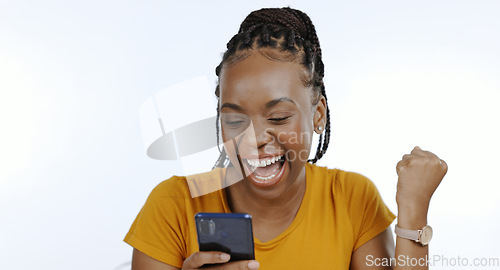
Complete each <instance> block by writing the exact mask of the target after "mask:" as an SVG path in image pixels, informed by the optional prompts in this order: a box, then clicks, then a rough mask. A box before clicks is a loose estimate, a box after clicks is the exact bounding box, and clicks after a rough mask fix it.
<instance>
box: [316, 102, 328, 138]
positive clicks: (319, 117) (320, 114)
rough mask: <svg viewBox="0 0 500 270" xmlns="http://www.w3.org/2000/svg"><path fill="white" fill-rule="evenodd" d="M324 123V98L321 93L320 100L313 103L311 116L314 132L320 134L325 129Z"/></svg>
mask: <svg viewBox="0 0 500 270" xmlns="http://www.w3.org/2000/svg"><path fill="white" fill-rule="evenodd" d="M325 123H326V99H325V97H324V96H323V95H321V98H320V100H319V101H318V103H317V104H316V105H315V108H314V116H313V125H314V131H316V133H318V134H321V133H322V132H323V130H325Z"/></svg>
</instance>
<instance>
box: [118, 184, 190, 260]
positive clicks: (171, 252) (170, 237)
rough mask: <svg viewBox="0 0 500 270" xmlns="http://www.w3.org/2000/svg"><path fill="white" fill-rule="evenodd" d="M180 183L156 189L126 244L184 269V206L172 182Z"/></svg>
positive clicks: (126, 238)
mask: <svg viewBox="0 0 500 270" xmlns="http://www.w3.org/2000/svg"><path fill="white" fill-rule="evenodd" d="M179 180H181V179H175V178H171V179H169V180H166V181H164V182H162V183H160V184H159V185H158V186H157V187H155V188H154V189H153V191H152V192H151V194H150V195H149V197H148V199H147V201H146V203H145V204H144V206H143V207H142V209H141V211H140V212H139V214H138V215H137V217H136V219H135V221H134V223H133V224H132V226H131V228H130V230H129V232H128V233H127V235H126V236H125V239H124V241H125V242H126V243H128V244H129V245H131V246H132V247H134V248H136V249H138V250H140V251H141V252H142V253H144V254H146V255H148V256H150V257H152V258H154V259H156V260H158V261H161V262H164V263H166V264H169V265H171V266H174V267H178V268H181V267H182V264H183V261H184V258H183V257H184V255H183V254H184V253H185V250H186V244H185V240H184V239H185V237H184V236H185V235H184V233H185V229H184V226H183V224H185V222H182V220H183V219H185V209H184V208H185V204H184V197H183V196H182V195H181V194H178V195H175V188H176V185H174V182H170V181H179Z"/></svg>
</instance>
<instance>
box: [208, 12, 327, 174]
mask: <svg viewBox="0 0 500 270" xmlns="http://www.w3.org/2000/svg"><path fill="white" fill-rule="evenodd" d="M263 47H270V48H276V49H279V50H280V51H282V52H288V53H289V54H291V55H295V58H294V59H295V61H297V60H298V61H299V63H300V64H301V65H303V66H304V67H305V68H306V70H308V72H309V76H310V79H309V81H308V82H307V83H306V85H310V86H312V89H313V97H314V98H313V104H314V105H316V104H317V103H318V102H319V100H320V97H321V96H323V97H324V98H325V100H326V101H327V97H326V92H325V85H324V83H323V77H324V74H325V70H324V64H323V60H322V53H321V47H320V44H319V39H318V36H317V34H316V28H315V27H314V25H313V23H312V21H311V19H310V18H309V16H307V14H305V13H304V12H302V11H300V10H296V9H292V8H289V7H285V8H264V9H260V10H256V11H253V12H251V13H250V14H249V15H248V16H247V17H246V18H245V20H243V22H242V23H241V25H240V29H239V30H238V33H237V34H236V35H234V36H233V37H232V38H231V39H230V40H229V42H228V43H227V51H226V52H225V53H224V54H223V56H222V61H221V62H220V64H219V65H218V66H217V67H216V68H215V74H216V75H217V76H218V77H219V76H220V73H221V71H222V67H223V65H224V64H225V63H234V62H236V61H238V60H239V59H240V58H242V57H243V56H244V55H245V52H248V50H252V49H258V48H263ZM297 56H299V57H297ZM215 95H216V96H217V98H219V96H220V87H219V85H217V87H216V88H215ZM219 120H220V111H219V101H218V102H217V120H216V128H217V144H218V145H219V134H220V133H219ZM329 143H330V109H329V108H328V103H327V105H326V125H325V134H324V135H323V133H322V134H320V136H319V142H318V147H317V149H316V154H315V156H314V158H313V159H309V160H308V161H309V162H312V163H316V162H317V161H318V160H319V159H321V158H322V157H323V155H324V154H325V153H326V150H327V149H328V145H329ZM219 152H220V156H219V158H218V159H217V162H216V164H215V166H214V168H215V167H225V166H226V165H227V164H228V162H229V160H228V158H227V154H226V152H225V150H224V149H222V150H221V149H219Z"/></svg>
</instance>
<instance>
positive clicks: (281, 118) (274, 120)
mask: <svg viewBox="0 0 500 270" xmlns="http://www.w3.org/2000/svg"><path fill="white" fill-rule="evenodd" d="M288 118H290V116H285V117H273V118H268V120H269V121H272V122H276V123H280V122H284V121H286V120H287V119H288Z"/></svg>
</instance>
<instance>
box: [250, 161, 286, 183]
mask: <svg viewBox="0 0 500 270" xmlns="http://www.w3.org/2000/svg"><path fill="white" fill-rule="evenodd" d="M242 162H243V165H244V167H245V172H246V174H247V175H248V178H249V179H250V180H251V181H252V182H253V183H254V184H255V185H256V186H260V187H268V186H273V185H275V184H277V183H278V182H279V181H280V180H281V177H282V176H283V172H284V171H285V167H286V166H287V165H286V162H285V159H284V155H274V156H267V157H259V158H243V159H242Z"/></svg>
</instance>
